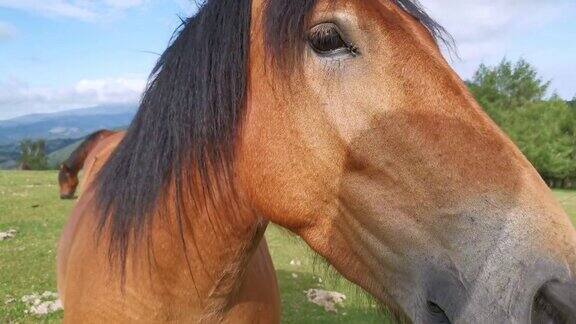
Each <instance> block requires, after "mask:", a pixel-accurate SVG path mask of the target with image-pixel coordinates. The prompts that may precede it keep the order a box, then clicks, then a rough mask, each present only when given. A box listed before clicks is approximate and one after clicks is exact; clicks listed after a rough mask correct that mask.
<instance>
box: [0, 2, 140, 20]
mask: <svg viewBox="0 0 576 324" xmlns="http://www.w3.org/2000/svg"><path fill="white" fill-rule="evenodd" d="M146 1H147V0H0V7H4V8H11V9H17V10H24V11H29V12H34V13H36V14H40V15H43V16H49V17H64V18H73V19H78V20H84V21H94V20H96V19H99V18H102V17H105V16H108V15H110V14H114V13H117V12H120V11H123V10H126V9H130V8H134V7H139V6H141V5H143V4H144V3H146Z"/></svg>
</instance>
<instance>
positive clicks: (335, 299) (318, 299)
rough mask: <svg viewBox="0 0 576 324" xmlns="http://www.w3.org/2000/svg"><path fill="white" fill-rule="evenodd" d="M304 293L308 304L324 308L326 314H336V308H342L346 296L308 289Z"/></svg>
mask: <svg viewBox="0 0 576 324" xmlns="http://www.w3.org/2000/svg"><path fill="white" fill-rule="evenodd" d="M304 293H305V294H306V297H307V298H308V301H309V302H311V303H313V304H316V305H318V306H322V307H324V310H326V311H327V312H333V313H338V309H336V306H337V305H340V306H342V304H343V303H344V300H346V295H344V294H341V293H339V292H335V291H326V290H322V289H310V290H307V291H305V292H304Z"/></svg>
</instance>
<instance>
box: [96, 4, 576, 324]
mask: <svg viewBox="0 0 576 324" xmlns="http://www.w3.org/2000/svg"><path fill="white" fill-rule="evenodd" d="M439 36H440V38H441V36H442V28H441V27H440V26H438V25H437V24H436V23H435V22H434V21H433V20H432V19H431V18H430V17H428V16H427V15H426V14H425V13H424V12H423V11H422V10H421V8H420V7H419V6H418V5H417V4H416V2H415V1H409V0H349V1H339V0H291V1H285V0H252V1H250V0H219V1H216V0H212V1H207V2H206V4H205V5H204V6H203V7H202V8H201V9H200V11H199V13H198V14H197V15H196V16H195V17H193V18H190V19H189V20H187V21H186V22H185V23H184V24H183V26H182V29H181V30H180V32H179V34H178V35H177V37H175V39H174V41H173V43H172V44H171V46H170V47H169V48H168V50H167V51H166V52H165V53H164V54H163V55H162V57H161V59H160V61H159V63H158V65H157V67H156V69H155V70H154V72H153V79H152V81H151V83H150V85H149V87H148V89H147V91H146V94H145V95H144V97H143V100H142V105H141V107H140V110H139V112H138V114H137V116H136V118H135V120H134V122H133V123H132V125H131V126H130V129H129V130H128V132H127V134H126V137H125V138H124V140H123V141H122V143H121V144H120V145H119V147H118V149H117V150H116V151H115V153H114V154H113V155H112V157H111V159H110V161H109V162H108V163H107V164H106V166H105V167H104V168H103V169H102V172H101V173H100V176H99V179H98V182H99V186H98V199H99V205H100V207H101V209H102V213H101V214H102V216H103V217H102V219H101V228H106V229H110V231H111V235H110V240H111V243H112V244H116V245H115V246H113V247H112V249H111V251H116V250H117V251H119V252H117V253H118V255H120V257H121V258H123V260H124V261H125V258H126V255H127V252H126V251H129V249H128V247H127V246H128V244H129V243H128V242H129V241H130V238H131V237H132V233H133V231H134V229H135V230H141V229H143V228H146V226H144V225H146V224H152V222H151V221H150V217H147V215H152V214H154V211H156V210H158V209H160V207H159V206H162V205H167V204H178V208H176V209H175V210H177V211H178V217H181V218H182V217H195V215H197V214H196V212H198V211H199V210H201V208H197V209H185V208H184V207H186V205H187V204H188V202H189V201H192V203H189V204H196V205H198V204H202V199H205V198H206V197H207V196H208V197H209V196H212V198H213V200H214V201H215V202H216V203H222V202H223V200H227V199H235V200H237V202H239V203H240V205H242V207H246V208H240V209H238V210H244V211H246V210H252V211H255V213H256V214H257V215H259V217H261V218H262V219H265V220H270V221H272V222H274V223H277V224H279V225H281V226H283V227H285V228H288V229H290V230H291V231H293V232H294V233H296V234H297V235H299V236H300V237H302V238H303V239H304V240H305V241H306V242H307V243H308V244H309V245H310V246H311V247H312V248H313V249H314V250H315V251H316V252H318V253H319V254H320V255H322V256H323V257H324V258H326V260H327V261H328V262H329V263H330V264H332V265H333V266H334V267H335V268H336V269H337V270H338V271H339V272H340V273H342V274H343V275H344V276H345V277H347V278H348V279H350V280H351V281H352V282H354V283H356V284H358V285H359V286H361V287H362V288H364V289H365V290H366V291H368V292H369V293H370V294H371V295H373V296H374V297H376V298H377V299H378V300H380V301H381V302H382V303H383V304H385V305H387V306H389V307H390V308H391V309H393V310H395V311H397V313H399V314H400V315H403V316H405V317H407V318H408V319H410V320H412V321H414V322H420V323H422V322H426V323H434V322H446V321H454V322H475V323H493V322H494V323H505V322H529V321H530V319H531V318H533V319H535V320H541V321H546V320H550V321H552V320H556V321H562V320H565V321H570V320H574V318H575V316H576V303H575V302H574V299H575V293H576V292H575V290H574V289H573V288H574V280H575V277H574V275H573V272H574V271H576V232H575V230H574V228H573V226H572V224H571V223H570V221H569V219H568V217H567V216H566V214H565V213H564V212H563V211H562V209H561V208H560V207H559V205H558V204H557V203H556V202H555V201H554V199H553V198H552V196H551V193H550V190H549V189H548V188H547V186H546V185H545V184H544V183H543V181H542V180H541V178H540V176H539V175H538V174H537V172H536V171H535V170H534V168H533V167H532V166H531V165H530V163H529V162H528V161H527V160H526V158H525V157H524V156H523V155H522V153H521V152H520V151H519V150H518V149H517V148H516V147H515V145H514V144H513V143H512V142H511V141H510V140H509V139H508V138H507V137H506V136H505V135H504V134H503V133H502V132H501V131H500V130H499V129H498V127H497V126H496V125H495V124H494V123H493V122H492V121H491V120H490V119H489V118H488V117H487V116H486V114H484V113H483V112H482V110H481V108H480V107H479V106H478V104H477V103H476V102H475V101H474V99H473V98H472V97H471V95H470V94H469V93H468V90H467V88H466V86H465V84H464V83H463V82H462V81H461V80H460V79H459V78H458V76H457V75H456V74H455V73H454V71H453V70H452V69H451V68H450V66H449V65H448V64H447V62H446V61H445V59H444V58H443V56H442V54H441V52H440V50H439V47H438V46H437V44H436V38H438V37H439ZM218 179H232V180H233V181H231V182H232V184H233V189H234V190H235V193H234V194H233V195H227V194H223V193H222V192H218V190H226V188H229V187H228V186H226V185H223V183H222V181H220V180H218ZM190 182H192V184H188V185H187V183H190ZM206 188H208V190H206ZM198 190H200V192H198ZM166 192H168V193H166ZM191 192H192V194H191ZM214 197H215V198H214ZM189 204H188V205H189ZM180 205H181V206H184V207H183V208H180ZM173 210H174V209H173ZM231 210H232V209H223V212H222V213H212V214H213V215H216V216H219V217H216V216H214V219H215V220H216V221H217V222H218V223H224V222H229V223H232V222H233V220H232V217H231V215H230V214H232V212H231ZM182 215H184V216H182ZM239 219H241V220H244V221H246V219H248V218H239ZM176 223H179V224H182V223H186V222H184V221H182V219H180V220H179V222H176ZM188 223H189V222H188ZM255 223H257V222H255ZM262 223H263V222H261V219H260V220H259V221H258V224H262ZM105 225H109V226H105ZM182 226H183V225H181V227H182ZM207 230H208V229H205V228H202V229H199V231H200V232H199V233H204V232H205V231H207ZM239 233H242V231H240V230H238V231H237V233H236V232H232V234H231V235H237V236H240V235H241V234H239ZM205 235H207V234H205ZM134 237H138V236H137V235H136V236H134ZM207 239H208V238H207Z"/></svg>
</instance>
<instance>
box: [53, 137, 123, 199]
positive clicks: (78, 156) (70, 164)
mask: <svg viewBox="0 0 576 324" xmlns="http://www.w3.org/2000/svg"><path fill="white" fill-rule="evenodd" d="M115 133H116V132H113V131H109V130H105V129H103V130H99V131H97V132H94V133H92V134H91V135H89V136H88V137H87V138H86V139H85V140H84V142H82V144H80V146H78V148H77V149H75V150H74V151H73V152H72V153H71V154H70V157H68V159H67V160H66V161H64V162H63V163H62V164H61V165H60V172H59V173H58V183H59V184H60V198H61V199H73V198H74V194H75V193H76V188H77V187H78V183H79V180H78V173H79V172H80V170H82V168H84V163H85V161H86V159H87V158H88V155H89V154H90V152H91V151H92V150H93V149H94V148H95V147H96V145H98V143H100V142H101V141H102V140H103V139H105V138H107V137H109V136H111V135H113V134H115Z"/></svg>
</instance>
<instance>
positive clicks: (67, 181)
mask: <svg viewBox="0 0 576 324" xmlns="http://www.w3.org/2000/svg"><path fill="white" fill-rule="evenodd" d="M58 183H59V184H60V199H74V193H75V192H76V187H78V174H77V173H76V172H72V170H71V169H70V167H68V166H67V165H66V164H64V163H63V164H61V165H60V172H59V173H58Z"/></svg>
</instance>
